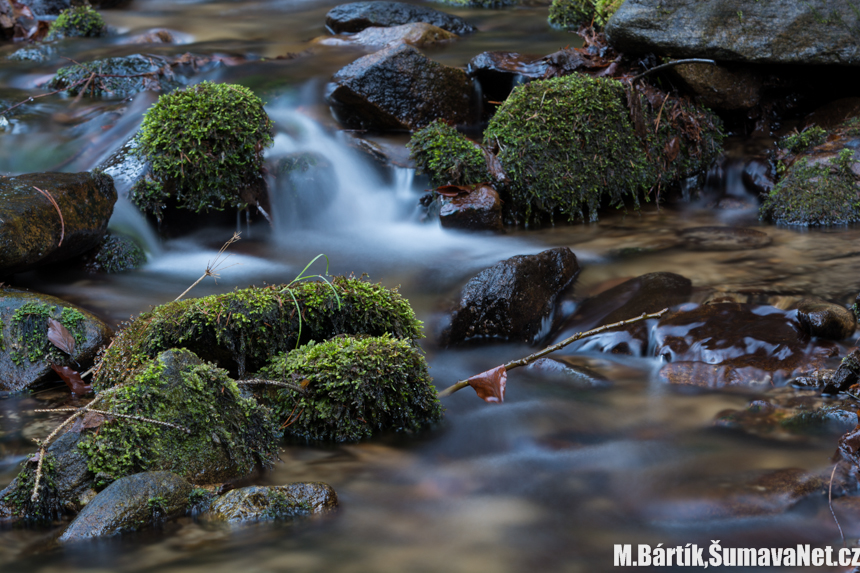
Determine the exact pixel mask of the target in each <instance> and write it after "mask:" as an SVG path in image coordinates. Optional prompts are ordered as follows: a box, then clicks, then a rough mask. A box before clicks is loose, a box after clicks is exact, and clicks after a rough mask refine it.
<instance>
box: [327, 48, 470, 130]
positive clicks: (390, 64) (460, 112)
mask: <svg viewBox="0 0 860 573" xmlns="http://www.w3.org/2000/svg"><path fill="white" fill-rule="evenodd" d="M332 79H333V80H334V82H335V84H336V87H335V89H334V90H333V91H332V93H331V95H330V96H329V103H331V105H332V108H333V110H334V111H335V114H336V115H337V116H338V119H339V120H340V121H342V122H343V123H345V124H346V125H349V126H351V127H356V128H364V129H380V130H415V129H419V128H421V127H424V126H425V125H427V124H429V123H430V122H431V121H433V120H434V119H445V120H446V121H450V122H453V123H465V122H466V121H467V120H468V118H469V113H470V100H471V96H472V86H471V82H470V81H469V79H468V77H467V76H466V73H465V72H464V71H463V70H460V69H458V68H452V67H449V66H444V65H442V64H439V63H437V62H433V61H431V60H429V59H428V58H426V57H425V56H424V55H422V54H421V53H420V52H418V50H416V49H415V48H413V47H412V46H409V45H406V44H399V45H397V46H391V47H388V48H385V49H383V50H380V51H379V52H376V53H374V54H370V55H367V56H364V57H363V58H359V59H358V60H356V61H355V62H353V63H351V64H349V65H348V66H346V67H344V68H342V69H341V70H339V71H338V72H337V73H336V74H335V75H334V77H333V78H332Z"/></svg>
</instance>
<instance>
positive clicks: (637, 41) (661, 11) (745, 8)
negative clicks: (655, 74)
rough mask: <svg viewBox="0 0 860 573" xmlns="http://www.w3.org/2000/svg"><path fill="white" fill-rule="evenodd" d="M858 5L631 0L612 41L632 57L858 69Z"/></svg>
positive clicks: (831, 0)
mask: <svg viewBox="0 0 860 573" xmlns="http://www.w3.org/2000/svg"><path fill="white" fill-rule="evenodd" d="M858 24H860V18H858V14H857V13H856V12H855V11H854V10H853V5H851V4H850V3H847V2H842V1H841V0H821V1H820V2H817V3H816V4H815V5H814V6H813V5H812V4H811V3H808V2H796V1H795V0H773V1H770V2H747V1H746V0H627V1H626V2H624V4H623V5H622V6H621V8H619V9H618V11H617V12H616V13H615V14H614V15H613V16H612V18H610V20H609V22H608V23H607V25H606V36H607V39H608V40H609V42H610V44H612V46H613V47H614V48H616V49H617V50H619V51H622V52H625V53H628V54H639V53H649V52H654V53H658V54H660V55H664V56H669V57H672V58H711V59H715V60H722V61H742V62H754V63H772V64H805V65H814V64H819V65H820V64H832V65H858V64H860V45H858V44H857V43H856V41H855V38H856V30H857V27H858Z"/></svg>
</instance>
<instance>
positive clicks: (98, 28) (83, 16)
mask: <svg viewBox="0 0 860 573" xmlns="http://www.w3.org/2000/svg"><path fill="white" fill-rule="evenodd" d="M106 30H107V26H106V25H105V21H104V18H102V15H101V14H99V13H98V12H96V11H95V10H94V9H93V7H92V6H90V5H85V6H72V7H71V8H67V9H66V10H63V11H62V12H60V15H59V16H57V19H56V20H54V23H53V24H52V25H51V31H50V32H48V36H47V37H46V38H45V39H46V40H58V39H60V38H72V37H82V38H96V37H98V36H101V35H103V34H104V33H105V31H106Z"/></svg>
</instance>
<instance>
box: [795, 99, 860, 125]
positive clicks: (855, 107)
mask: <svg viewBox="0 0 860 573" xmlns="http://www.w3.org/2000/svg"><path fill="white" fill-rule="evenodd" d="M858 115H860V97H844V98H839V99H838V100H835V101H832V102H829V103H827V104H825V105H823V106H821V107H819V108H818V109H816V110H815V111H813V112H812V113H810V114H809V115H807V116H806V117H805V118H804V120H803V125H804V127H805V128H809V127H812V126H818V127H820V128H822V129H834V128H837V127H839V125H840V124H842V123H843V122H844V121H846V120H849V119H851V118H852V117H857V116H858Z"/></svg>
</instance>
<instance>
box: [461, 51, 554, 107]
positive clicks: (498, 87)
mask: <svg viewBox="0 0 860 573" xmlns="http://www.w3.org/2000/svg"><path fill="white" fill-rule="evenodd" d="M546 70H547V62H546V60H544V59H543V58H541V57H540V56H527V55H524V54H517V53H514V52H484V53H482V54H478V55H477V56H475V57H474V58H472V59H471V61H470V62H469V65H468V66H466V72H467V73H468V74H469V76H471V77H473V78H475V79H476V80H478V83H480V84H481V92H482V93H483V95H484V100H485V101H505V100H506V99H507V98H508V96H509V95H510V94H511V92H512V91H513V90H514V88H515V87H517V86H518V85H521V84H524V83H527V82H530V81H532V80H537V79H541V78H543V77H544V73H545V72H546Z"/></svg>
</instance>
